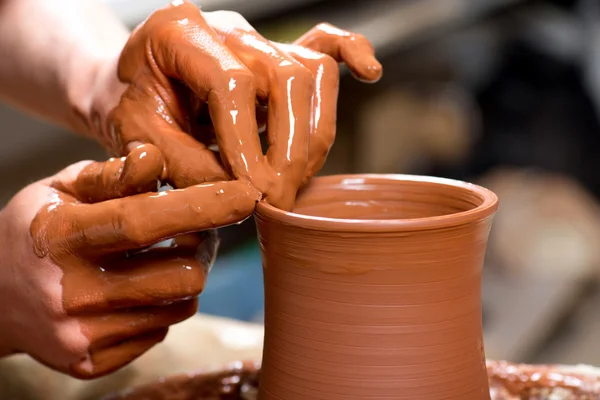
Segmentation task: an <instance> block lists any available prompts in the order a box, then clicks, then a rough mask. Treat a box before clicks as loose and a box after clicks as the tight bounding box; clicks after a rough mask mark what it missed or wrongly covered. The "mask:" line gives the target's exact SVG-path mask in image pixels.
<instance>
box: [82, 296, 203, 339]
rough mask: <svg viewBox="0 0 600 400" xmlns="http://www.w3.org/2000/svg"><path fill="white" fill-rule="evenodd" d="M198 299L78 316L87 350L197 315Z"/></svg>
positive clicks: (165, 326)
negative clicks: (88, 344)
mask: <svg viewBox="0 0 600 400" xmlns="http://www.w3.org/2000/svg"><path fill="white" fill-rule="evenodd" d="M197 310H198V299H196V298H194V299H191V300H184V301H179V302H176V303H173V304H169V305H166V306H162V307H137V308H133V309H130V310H123V311H121V312H116V313H113V314H102V315H93V316H85V317H82V318H79V321H80V326H81V330H82V332H83V334H84V335H85V336H86V337H87V338H88V340H89V341H90V343H91V345H90V350H91V351H96V350H102V349H106V348H108V347H111V346H114V345H116V344H118V343H120V342H123V341H125V340H128V339H130V338H132V337H135V336H139V335H142V334H144V333H146V332H150V331H154V330H156V329H159V328H167V327H169V326H171V325H174V324H176V323H179V322H181V321H184V320H186V319H188V318H189V317H191V316H193V315H194V314H196V311H197Z"/></svg>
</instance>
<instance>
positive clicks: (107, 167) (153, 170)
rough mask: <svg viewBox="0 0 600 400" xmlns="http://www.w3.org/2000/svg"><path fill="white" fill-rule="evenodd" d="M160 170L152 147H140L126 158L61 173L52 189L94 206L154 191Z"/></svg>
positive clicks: (158, 152)
mask: <svg viewBox="0 0 600 400" xmlns="http://www.w3.org/2000/svg"><path fill="white" fill-rule="evenodd" d="M163 166H164V163H163V158H162V155H161V153H160V151H159V150H158V149H157V148H156V147H154V146H152V145H141V146H138V147H136V148H135V149H133V150H132V151H131V152H130V153H129V154H128V155H127V157H122V158H111V159H110V160H108V161H105V162H92V163H89V164H87V165H86V166H85V167H83V169H80V170H79V172H78V173H76V171H77V169H78V168H79V166H78V165H76V166H74V167H72V169H68V170H65V171H63V172H62V173H61V174H60V179H59V180H57V181H55V182H54V183H53V186H54V187H55V188H57V189H58V190H60V191H62V192H65V193H68V194H70V195H71V196H73V197H75V198H76V199H78V200H79V201H81V202H85V203H96V202H101V201H105V200H109V199H116V198H119V197H126V196H132V195H134V194H138V193H145V192H150V191H156V190H157V189H158V182H159V180H160V177H161V175H162V171H163ZM75 173H76V175H75Z"/></svg>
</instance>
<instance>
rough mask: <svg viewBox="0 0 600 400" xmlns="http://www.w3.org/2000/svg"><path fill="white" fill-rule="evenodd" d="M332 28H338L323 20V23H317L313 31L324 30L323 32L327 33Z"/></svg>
mask: <svg viewBox="0 0 600 400" xmlns="http://www.w3.org/2000/svg"><path fill="white" fill-rule="evenodd" d="M332 29H336V28H335V27H334V26H333V25H331V24H329V23H327V22H321V23H318V24H317V25H315V27H314V28H313V29H312V31H317V32H322V33H323V34H326V33H327V32H329V31H331V30H332Z"/></svg>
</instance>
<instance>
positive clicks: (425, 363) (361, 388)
mask: <svg viewBox="0 0 600 400" xmlns="http://www.w3.org/2000/svg"><path fill="white" fill-rule="evenodd" d="M497 207H498V200H497V197H496V196H495V195H494V194H493V193H492V192H490V191H488V190H486V189H484V188H482V187H479V186H474V185H471V184H468V183H464V182H458V181H453V180H446V179H438V178H428V177H417V176H404V175H344V176H329V177H321V178H317V179H314V180H313V181H312V183H311V184H310V185H309V187H308V188H306V189H305V190H304V191H303V192H302V193H301V194H300V195H299V197H298V201H297V204H296V208H295V209H294V213H288V212H284V211H281V210H278V209H275V208H273V207H271V206H269V205H268V204H266V203H261V204H259V206H258V209H257V213H256V222H257V228H258V234H259V240H260V245H261V251H262V256H263V270H264V281H265V343H264V353H263V361H262V365H263V367H262V372H261V384H260V392H259V397H258V398H259V399H260V400H275V399H277V400H279V399H285V400H306V399H309V398H310V399H328V400H349V399H353V400H359V399H374V398H390V399H391V398H393V399H398V400H400V399H407V400H408V399H410V400H435V399H441V398H444V399H447V400H450V399H454V400H489V399H490V392H489V387H488V380H487V375H486V364H485V356H484V348H483V339H482V323H481V317H482V315H481V272H482V264H483V258H484V253H485V249H486V244H487V238H488V234H489V231H490V228H491V225H492V218H493V215H494V213H495V211H496V209H497Z"/></svg>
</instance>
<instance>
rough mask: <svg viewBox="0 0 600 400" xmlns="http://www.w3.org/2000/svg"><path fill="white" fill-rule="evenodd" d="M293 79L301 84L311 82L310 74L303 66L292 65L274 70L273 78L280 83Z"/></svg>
mask: <svg viewBox="0 0 600 400" xmlns="http://www.w3.org/2000/svg"><path fill="white" fill-rule="evenodd" d="M292 77H294V79H299V80H300V81H302V82H311V81H312V80H313V79H314V78H313V74H312V72H310V70H309V69H308V68H306V67H304V66H303V65H300V64H298V63H293V64H291V65H288V66H285V67H277V68H276V69H275V78H276V79H277V80H278V81H280V82H282V81H287V80H288V79H290V78H292Z"/></svg>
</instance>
